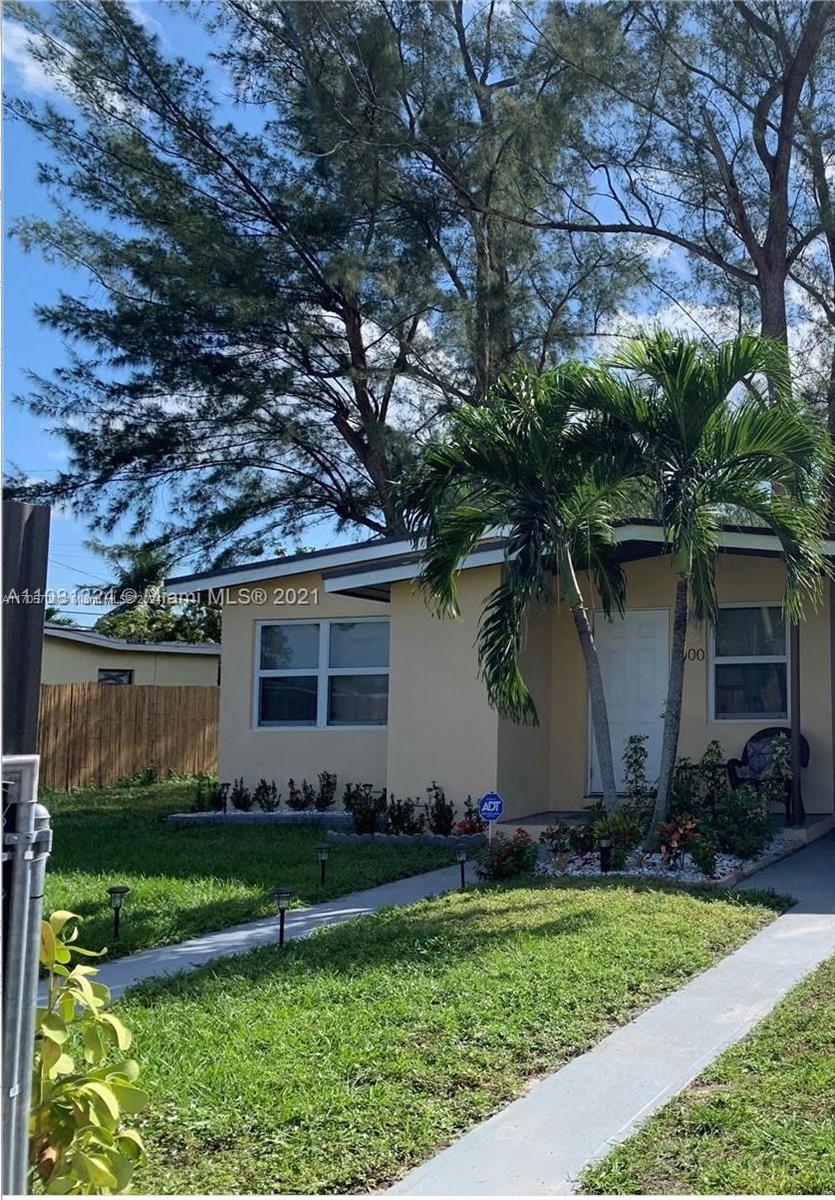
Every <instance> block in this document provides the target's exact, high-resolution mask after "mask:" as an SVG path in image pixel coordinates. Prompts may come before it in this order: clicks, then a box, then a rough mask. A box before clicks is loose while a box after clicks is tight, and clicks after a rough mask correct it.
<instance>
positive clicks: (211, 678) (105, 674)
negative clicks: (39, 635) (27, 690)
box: [41, 622, 220, 687]
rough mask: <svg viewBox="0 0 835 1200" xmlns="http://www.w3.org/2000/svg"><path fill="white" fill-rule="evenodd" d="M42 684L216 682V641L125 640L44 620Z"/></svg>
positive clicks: (213, 683)
mask: <svg viewBox="0 0 835 1200" xmlns="http://www.w3.org/2000/svg"><path fill="white" fill-rule="evenodd" d="M43 632H44V644H43V664H42V667H41V683H116V684H118V683H121V684H131V683H135V684H138V683H156V684H167V685H169V686H171V685H177V684H179V685H187V684H194V685H202V686H204V687H213V686H216V685H217V684H218V683H219V675H218V672H219V670H220V646H217V645H215V644H213V643H208V642H207V643H204V644H198V645H192V644H190V643H186V642H125V641H122V640H121V639H120V638H111V637H105V636H104V634H102V633H96V632H95V630H93V629H73V628H71V627H70V626H68V625H53V624H51V623H49V622H47V623H46V624H45V625H44V631H43Z"/></svg>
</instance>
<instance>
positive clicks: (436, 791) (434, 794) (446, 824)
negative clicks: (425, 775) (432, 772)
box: [426, 779, 455, 837]
mask: <svg viewBox="0 0 835 1200" xmlns="http://www.w3.org/2000/svg"><path fill="white" fill-rule="evenodd" d="M426 795H427V804H426V823H427V825H428V826H429V829H430V830H431V832H432V833H439V834H441V836H442V837H449V835H450V834H451V833H452V826H453V823H454V821H455V809H454V807H453V805H452V803H451V802H450V801H449V800H447V798H446V792H445V791H444V789H443V788H442V787H441V786H440V785H439V784H437V783H436V782H435V780H434V779H433V780H432V783H431V784H430V785H429V787H428V788H427V789H426Z"/></svg>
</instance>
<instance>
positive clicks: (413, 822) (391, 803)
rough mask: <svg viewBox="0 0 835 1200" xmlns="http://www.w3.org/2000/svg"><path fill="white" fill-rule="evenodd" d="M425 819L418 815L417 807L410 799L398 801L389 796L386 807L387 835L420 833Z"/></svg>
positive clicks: (420, 814)
mask: <svg viewBox="0 0 835 1200" xmlns="http://www.w3.org/2000/svg"><path fill="white" fill-rule="evenodd" d="M425 824H426V818H425V816H424V815H423V813H418V811H417V805H416V804H415V802H414V800H412V799H411V798H410V797H408V796H407V797H406V799H405V800H398V799H397V798H396V797H395V796H390V797H389V799H388V803H387V805H386V829H387V831H388V832H389V833H407V834H415V833H422V832H423V828H424V825H425Z"/></svg>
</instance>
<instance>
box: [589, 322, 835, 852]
mask: <svg viewBox="0 0 835 1200" xmlns="http://www.w3.org/2000/svg"><path fill="white" fill-rule="evenodd" d="M611 365H612V366H613V367H615V368H619V369H622V370H623V371H625V372H627V375H626V377H625V378H623V377H618V376H615V375H612V374H609V373H602V372H601V373H598V374H597V375H596V376H595V377H594V381H593V383H594V386H592V387H590V388H589V392H588V400H587V402H588V404H589V406H590V408H591V409H592V410H593V411H594V412H596V413H597V414H598V415H599V416H600V417H608V418H609V419H610V420H611V421H612V422H613V423H614V424H615V425H618V426H620V428H621V431H622V434H623V436H627V437H628V438H630V439H631V440H632V442H633V444H634V446H635V447H636V449H637V451H638V453H639V454H640V455H641V458H642V460H643V462H644V469H645V473H646V477H647V479H648V481H649V483H650V485H651V487H652V489H653V492H654V496H655V503H656V506H657V516H658V518H659V520H660V522H661V524H662V525H663V528H664V532H665V538H666V542H667V544H668V547H669V552H670V553H671V555H672V556H673V558H674V560H675V568H676V587H675V600H674V606H673V631H672V648H671V649H672V658H671V663H670V675H669V683H668V691H667V704H666V708H665V713H664V736H663V742H662V749H661V767H660V775H659V780H658V791H657V795H656V802H655V811H654V814H653V820H652V825H651V831H652V830H653V829H655V828H656V827H657V825H658V824H659V823H660V822H662V821H663V820H664V819H665V818H666V814H667V807H668V802H669V795H670V787H671V784H672V779H673V772H674V769H675V759H676V751H677V748H678V737H679V726H680V723H681V702H682V690H683V686H684V651H685V639H686V636H687V622H688V609H690V608H692V611H693V614H694V616H695V618H696V619H697V620H699V621H708V622H709V623H713V622H714V621H715V619H716V616H717V609H718V605H717V599H716V588H715V579H714V565H715V558H716V552H717V549H718V544H719V538H718V534H719V527H720V524H721V523H722V522H723V521H727V520H728V519H729V515H732V516H731V519H734V520H749V521H752V522H753V523H755V524H758V525H763V526H766V527H767V528H769V529H770V530H771V531H772V532H773V533H774V534H775V535H776V537H777V538H778V539H779V542H780V545H781V547H782V551H783V556H784V559H785V564H786V589H785V598H784V609H785V612H786V615H787V616H788V617H789V619H790V620H797V619H798V618H799V616H800V614H801V612H802V609H803V605H804V603H805V602H806V601H808V600H810V599H811V600H813V601H817V600H818V599H819V597H820V595H821V593H822V586H823V579H824V577H825V575H826V573H827V569H828V568H827V564H826V561H825V560H824V558H823V556H822V553H821V539H822V538H823V537H824V536H825V535H826V521H827V494H828V493H827V482H828V476H829V471H830V467H831V456H832V451H831V445H830V441H829V438H828V436H827V434H826V430H825V427H824V425H823V422H822V421H821V420H819V419H818V418H817V416H816V415H815V414H813V413H811V412H810V411H809V410H808V409H806V408H804V407H803V406H802V405H801V404H800V403H798V402H797V401H796V400H794V399H793V398H792V396H791V390H790V379H789V375H788V367H787V357H786V352H785V347H784V346H782V345H780V344H777V343H774V342H769V341H767V340H765V339H763V338H760V337H754V336H748V335H743V336H740V337H736V338H733V339H731V340H729V341H727V342H724V343H723V344H722V345H720V346H719V347H718V348H716V349H715V350H711V349H706V348H704V347H702V346H700V345H699V344H697V343H695V342H692V341H689V340H687V339H684V338H680V337H675V336H673V335H672V334H670V333H667V332H659V333H656V334H653V335H651V336H645V337H640V338H636V339H634V340H630V341H629V342H627V343H626V344H625V345H624V346H623V347H622V348H621V350H620V352H619V353H618V354H617V356H616V358H615V359H614V360H613V362H612V364H611ZM757 378H763V379H764V386H763V387H760V386H758V385H757V383H756V382H755V380H756V379H757Z"/></svg>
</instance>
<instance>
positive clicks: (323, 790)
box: [313, 771, 336, 812]
mask: <svg viewBox="0 0 835 1200" xmlns="http://www.w3.org/2000/svg"><path fill="white" fill-rule="evenodd" d="M335 799H336V775H334V773H333V772H332V771H320V772H319V790H318V791H317V793H316V798H315V800H314V802H313V803H314V807H315V808H316V810H317V812H325V811H326V810H327V809H329V808H331V807H332V805H333V802H334V800H335Z"/></svg>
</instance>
